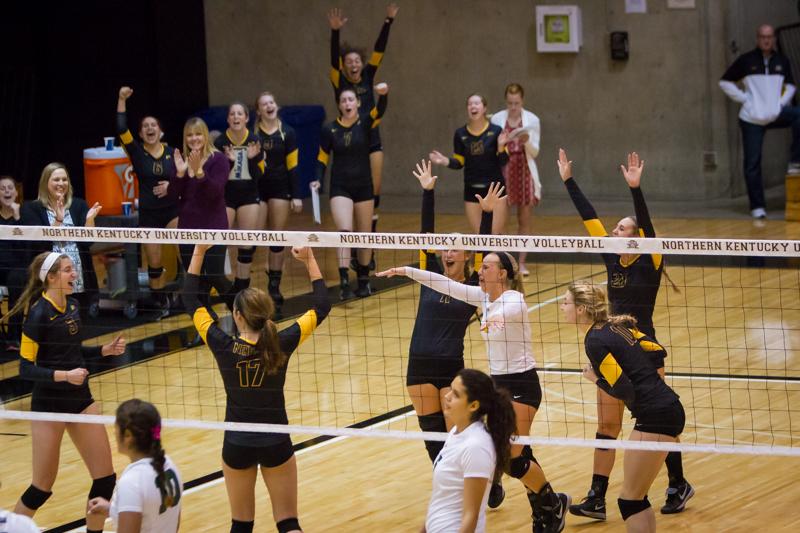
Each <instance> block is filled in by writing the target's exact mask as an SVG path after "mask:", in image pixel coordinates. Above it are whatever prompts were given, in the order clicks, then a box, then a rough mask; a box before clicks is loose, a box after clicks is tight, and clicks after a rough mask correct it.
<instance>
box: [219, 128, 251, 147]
mask: <svg viewBox="0 0 800 533" xmlns="http://www.w3.org/2000/svg"><path fill="white" fill-rule="evenodd" d="M225 137H227V138H228V140H229V141H230V142H232V143H233V145H234V146H244V145H245V143H247V138H248V137H250V130H249V129H247V128H245V129H244V138H243V139H242V142H236V141H234V140H233V137H231V129H230V128H228V129H226V130H225Z"/></svg>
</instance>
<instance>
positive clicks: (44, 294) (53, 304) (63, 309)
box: [42, 292, 67, 314]
mask: <svg viewBox="0 0 800 533" xmlns="http://www.w3.org/2000/svg"><path fill="white" fill-rule="evenodd" d="M42 298H44V299H45V300H47V301H48V302H50V305H52V306H53V307H54V308H55V310H56V311H58V312H59V313H61V314H64V312H65V311H66V310H67V306H66V304H64V307H59V306H58V304H57V303H55V302H54V301H53V300H52V299H51V298H50V297H49V296H47V293H44V292H43V293H42Z"/></svg>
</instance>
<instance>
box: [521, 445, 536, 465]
mask: <svg viewBox="0 0 800 533" xmlns="http://www.w3.org/2000/svg"><path fill="white" fill-rule="evenodd" d="M522 457H527V458H528V460H529V461H530V462H532V463H536V464H537V465H538V464H539V461H537V460H536V457H534V456H533V449H532V448H531V447H530V446H529V445H527V444H526V445H525V446H523V447H522Z"/></svg>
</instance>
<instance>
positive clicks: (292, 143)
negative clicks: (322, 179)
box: [283, 128, 303, 198]
mask: <svg viewBox="0 0 800 533" xmlns="http://www.w3.org/2000/svg"><path fill="white" fill-rule="evenodd" d="M283 143H284V148H285V151H286V171H287V173H288V174H289V187H290V188H291V191H292V198H302V197H303V192H302V191H301V190H300V180H299V179H297V162H298V156H299V152H298V149H297V134H296V133H295V132H294V129H293V128H287V130H286V137H285V138H284V140H283Z"/></svg>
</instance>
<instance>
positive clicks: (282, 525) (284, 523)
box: [275, 518, 300, 533]
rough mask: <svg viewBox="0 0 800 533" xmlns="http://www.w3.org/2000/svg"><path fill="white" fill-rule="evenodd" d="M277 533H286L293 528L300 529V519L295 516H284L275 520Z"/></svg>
mask: <svg viewBox="0 0 800 533" xmlns="http://www.w3.org/2000/svg"><path fill="white" fill-rule="evenodd" d="M275 526H276V527H277V528H278V533H288V532H289V531H293V530H295V529H300V521H299V520H297V518H284V519H283V520H281V521H280V522H275Z"/></svg>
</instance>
